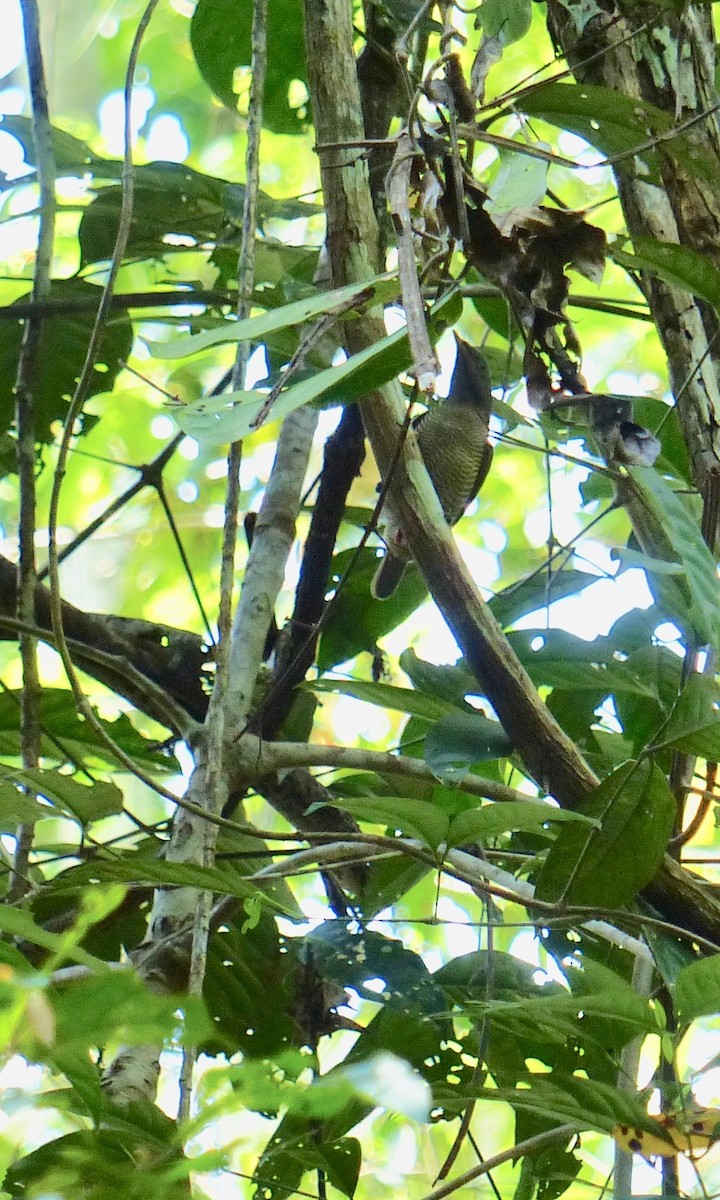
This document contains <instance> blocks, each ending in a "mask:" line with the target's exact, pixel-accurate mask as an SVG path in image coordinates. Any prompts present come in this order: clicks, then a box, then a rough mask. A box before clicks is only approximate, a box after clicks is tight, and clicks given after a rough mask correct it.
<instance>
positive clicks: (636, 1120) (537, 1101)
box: [482, 1072, 667, 1140]
mask: <svg viewBox="0 0 720 1200" xmlns="http://www.w3.org/2000/svg"><path fill="white" fill-rule="evenodd" d="M528 1082H529V1083H530V1086H529V1087H528V1088H517V1089H516V1090H514V1091H512V1090H510V1089H509V1088H498V1090H497V1091H493V1090H491V1089H484V1090H483V1092H482V1099H483V1100H504V1101H505V1102H506V1103H508V1104H511V1105H512V1106H513V1108H519V1109H526V1110H529V1111H531V1112H536V1113H537V1114H538V1115H539V1116H543V1117H544V1118H545V1119H546V1120H552V1121H557V1123H558V1124H559V1125H560V1124H562V1125H564V1124H566V1123H570V1124H573V1125H576V1126H577V1128H578V1130H582V1129H597V1130H599V1131H600V1132H601V1133H612V1131H613V1129H614V1128H615V1127H616V1126H617V1125H629V1126H631V1127H632V1128H635V1129H643V1130H647V1132H648V1133H654V1134H656V1135H657V1136H658V1137H661V1138H664V1137H665V1135H664V1131H663V1127H662V1125H659V1124H658V1122H657V1121H655V1120H654V1119H653V1118H652V1117H649V1116H648V1114H647V1111H646V1110H645V1107H644V1105H643V1103H642V1100H641V1099H640V1097H639V1096H636V1095H634V1094H633V1093H631V1092H621V1091H619V1090H618V1089H617V1088H616V1087H613V1086H612V1085H611V1084H608V1083H603V1082H602V1081H601V1080H599V1079H581V1078H578V1077H577V1076H575V1075H565V1076H563V1075H562V1074H561V1073H560V1072H553V1074H552V1076H551V1077H547V1078H545V1077H538V1076H531V1077H530V1079H529V1080H528ZM665 1140H667V1139H666V1138H665Z"/></svg>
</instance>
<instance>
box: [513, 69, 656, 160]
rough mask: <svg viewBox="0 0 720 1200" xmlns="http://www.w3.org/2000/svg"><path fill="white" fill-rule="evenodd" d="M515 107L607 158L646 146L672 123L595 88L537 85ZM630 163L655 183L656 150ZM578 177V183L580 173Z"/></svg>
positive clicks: (632, 100) (631, 99) (644, 105)
mask: <svg viewBox="0 0 720 1200" xmlns="http://www.w3.org/2000/svg"><path fill="white" fill-rule="evenodd" d="M520 105H521V107H522V110H523V112H525V113H527V115H528V116H531V117H540V118H541V119H542V120H543V121H547V122H548V123H549V124H551V125H556V126H557V127H558V128H559V129H567V130H569V131H571V132H572V133H576V134H578V135H579V136H580V137H582V138H584V139H585V141H587V142H589V143H590V144H591V145H592V146H597V147H598V149H599V150H602V151H603V152H604V153H605V154H607V155H608V156H609V157H614V156H615V155H617V154H624V153H626V152H627V151H631V150H635V149H637V148H638V147H639V146H642V145H645V143H647V142H648V141H649V140H650V138H651V137H652V136H653V135H655V134H659V133H667V132H668V131H669V130H670V129H672V127H673V124H674V120H673V117H672V116H671V115H670V114H669V113H666V112H663V111H662V110H661V109H659V108H655V107H654V106H653V105H652V104H649V103H648V102H647V101H644V100H640V99H638V98H637V97H636V96H629V95H627V96H625V95H623V94H622V93H620V92H618V91H615V90H610V88H605V87H600V86H599V85H597V84H585V83H584V84H577V83H545V84H541V85H540V86H539V87H537V88H533V90H532V91H529V92H528V93H527V94H526V95H525V96H523V97H522V98H521V101H520ZM679 141H680V139H679V138H677V137H676V138H675V139H674V141H673V149H674V150H678V149H679V145H678V143H679ZM634 161H635V163H636V167H635V169H636V171H639V172H642V177H643V179H644V180H646V182H648V183H651V182H656V181H657V182H659V180H660V160H659V154H658V151H657V149H654V148H653V149H648V150H642V151H641V152H640V153H639V154H638V155H637V156H636V159H635V160H634ZM638 163H639V166H638V165H637V164H638ZM630 165H632V163H631V164H630ZM578 174H579V178H580V179H582V172H579V173H578Z"/></svg>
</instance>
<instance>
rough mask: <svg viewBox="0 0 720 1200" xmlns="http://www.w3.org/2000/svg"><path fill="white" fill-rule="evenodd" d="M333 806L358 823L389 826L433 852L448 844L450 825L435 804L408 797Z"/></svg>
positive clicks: (336, 801)
mask: <svg viewBox="0 0 720 1200" xmlns="http://www.w3.org/2000/svg"><path fill="white" fill-rule="evenodd" d="M334 804H335V806H336V807H337V808H342V809H343V810H344V811H345V812H349V813H352V815H353V816H354V817H357V819H358V821H371V822H373V824H378V825H388V826H390V827H391V828H392V829H395V830H397V831H398V832H399V833H401V834H403V836H404V837H411V838H419V839H420V841H422V842H425V844H426V845H428V846H429V847H430V849H431V850H436V849H437V847H438V846H439V845H440V843H441V842H443V841H445V838H446V835H447V831H448V825H449V823H450V818H449V817H448V815H447V813H444V812H443V811H442V809H440V808H438V807H437V806H436V805H435V804H430V803H429V802H428V801H427V800H415V799H412V800H409V799H408V798H407V797H406V796H368V797H365V798H363V799H362V800H335V801H334Z"/></svg>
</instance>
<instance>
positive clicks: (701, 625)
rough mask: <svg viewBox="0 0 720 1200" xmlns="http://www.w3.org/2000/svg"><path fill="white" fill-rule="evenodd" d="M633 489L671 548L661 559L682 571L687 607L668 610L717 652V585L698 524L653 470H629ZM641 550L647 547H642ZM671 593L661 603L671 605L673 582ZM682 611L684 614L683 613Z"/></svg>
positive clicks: (719, 625)
mask: <svg viewBox="0 0 720 1200" xmlns="http://www.w3.org/2000/svg"><path fill="white" fill-rule="evenodd" d="M627 471H628V475H629V476H630V478H631V480H632V483H633V486H634V487H635V489H636V490H637V494H638V495H639V496H640V498H641V500H642V503H643V504H644V506H645V508H646V510H647V512H648V513H649V514H650V516H651V519H653V520H654V522H655V523H656V524H657V527H658V528H659V530H661V531H662V533H663V534H664V537H665V538H667V541H668V543H669V545H670V547H671V551H672V553H671V555H667V554H666V553H661V554H660V555H659V556H661V557H662V558H666V557H671V558H672V559H674V560H675V561H677V562H679V563H681V564H682V566H683V569H684V577H683V585H684V587H683V591H686V593H687V595H688V598H689V599H688V603H687V605H683V604H682V602H679V603H677V606H676V609H675V610H672V609H671V611H670V615H671V616H672V617H675V618H676V619H677V620H678V621H679V622H680V623H681V625H682V626H683V627H685V628H687V626H688V624H690V625H691V626H692V628H693V629H694V630H695V631H696V632H697V634H698V635H699V637H700V638H701V639H702V641H703V642H709V643H710V644H711V645H712V646H714V647H715V648H716V649H720V584H719V583H718V577H717V566H716V563H715V559H714V558H713V556H712V554H711V553H710V551H709V549H708V547H707V545H706V543H705V540H704V538H703V536H702V533H701V531H700V525H699V523H698V521H697V520H696V518H695V516H694V515H693V514H692V513H691V512H690V510H689V509H688V507H687V506H686V505H685V504H684V503H683V501H682V499H681V498H680V496H678V494H677V493H676V492H674V491H673V490H672V488H670V487H668V485H667V484H666V483H665V481H664V479H663V478H662V477H661V476H660V475H659V474H658V473H657V471H654V470H653V469H652V467H628V468H627ZM644 549H646V550H647V549H648V547H646V546H644ZM668 583H672V584H673V590H672V591H665V590H663V592H662V600H663V602H665V601H666V599H667V600H668V601H669V603H670V604H673V603H674V600H673V598H674V597H675V596H676V593H678V592H679V585H676V584H675V581H674V579H670V580H668ZM683 610H684V611H683Z"/></svg>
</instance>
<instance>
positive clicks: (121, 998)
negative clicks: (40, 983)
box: [53, 969, 210, 1049]
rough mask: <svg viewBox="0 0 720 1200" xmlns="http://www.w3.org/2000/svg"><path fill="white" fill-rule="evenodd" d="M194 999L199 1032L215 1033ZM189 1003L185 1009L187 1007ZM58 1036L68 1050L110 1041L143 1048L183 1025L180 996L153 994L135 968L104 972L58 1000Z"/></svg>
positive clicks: (55, 1005) (69, 987) (55, 1001)
mask: <svg viewBox="0 0 720 1200" xmlns="http://www.w3.org/2000/svg"><path fill="white" fill-rule="evenodd" d="M186 999H187V1000H190V999H192V1007H193V1009H194V1011H193V1021H192V1024H193V1026H194V1031H193V1032H194V1034H195V1035H196V1036H200V1037H202V1036H207V1034H208V1033H209V1032H210V1026H209V1022H208V1020H207V1017H205V1016H202V1015H201V1013H202V1005H201V1004H200V1003H199V1002H198V1000H197V998H191V997H187V998H186ZM185 1002H186V1001H185V1000H184V1001H183V1008H184V1006H185ZM53 1008H54V1010H55V1017H56V1021H57V1040H58V1043H59V1044H60V1045H61V1046H63V1047H64V1048H65V1049H67V1048H69V1047H72V1046H73V1045H76V1046H83V1045H85V1046H88V1045H96V1046H103V1045H106V1044H107V1043H108V1042H110V1041H113V1042H120V1043H128V1044H130V1045H133V1046H138V1045H140V1044H142V1043H143V1042H156V1041H157V1042H162V1041H163V1040H164V1039H165V1038H169V1037H171V1036H172V1034H173V1033H174V1032H175V1030H176V1029H177V998H176V997H175V998H173V997H171V996H167V995H159V994H157V993H154V992H151V991H149V990H148V988H147V987H146V986H145V984H143V982H142V981H141V979H140V978H139V976H138V975H137V974H136V972H135V971H134V970H131V969H127V970H123V971H110V972H104V973H103V974H102V975H100V976H98V975H94V976H92V977H91V978H89V979H81V980H77V981H75V982H73V983H71V984H69V985H67V986H66V987H65V988H63V989H62V991H59V992H58V993H57V994H56V995H55V997H54V999H53Z"/></svg>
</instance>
